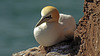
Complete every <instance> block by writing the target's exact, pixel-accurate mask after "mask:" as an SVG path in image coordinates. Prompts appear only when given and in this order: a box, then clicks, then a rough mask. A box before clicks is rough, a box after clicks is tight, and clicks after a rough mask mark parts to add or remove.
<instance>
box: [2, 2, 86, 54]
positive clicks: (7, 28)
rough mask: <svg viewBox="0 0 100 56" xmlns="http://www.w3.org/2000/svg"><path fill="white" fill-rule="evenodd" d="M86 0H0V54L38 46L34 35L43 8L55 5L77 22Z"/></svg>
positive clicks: (81, 14)
mask: <svg viewBox="0 0 100 56" xmlns="http://www.w3.org/2000/svg"><path fill="white" fill-rule="evenodd" d="M83 3H84V0H0V56H11V55H12V53H16V52H19V51H22V50H26V49H28V48H32V47H35V46H38V45H39V44H38V43H37V42H36V41H35V39H34V36H33V29H34V26H35V24H36V23H37V22H38V20H39V19H40V17H41V14H40V13H41V9H42V8H43V7H45V6H48V5H51V6H55V7H56V8H57V9H58V10H59V12H60V13H64V14H71V15H72V16H73V17H74V18H75V20H76V23H78V21H79V19H80V18H81V17H82V16H83Z"/></svg>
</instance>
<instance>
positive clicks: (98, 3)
mask: <svg viewBox="0 0 100 56" xmlns="http://www.w3.org/2000/svg"><path fill="white" fill-rule="evenodd" d="M75 33H76V34H75V37H76V38H77V37H80V38H81V45H80V50H79V53H78V56H100V0H85V1H84V17H83V18H81V19H80V20H79V26H78V28H77V29H76V31H75Z"/></svg>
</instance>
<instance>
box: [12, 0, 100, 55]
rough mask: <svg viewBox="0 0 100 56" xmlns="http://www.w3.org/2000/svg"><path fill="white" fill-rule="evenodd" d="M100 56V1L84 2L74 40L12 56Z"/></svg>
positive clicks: (86, 0)
mask: <svg viewBox="0 0 100 56" xmlns="http://www.w3.org/2000/svg"><path fill="white" fill-rule="evenodd" d="M56 55H57V56H75V55H77V56H100V0H84V16H83V17H82V18H81V19H80V20H79V25H78V27H77V29H76V30H75V33H74V40H71V41H63V42H61V43H58V44H56V45H54V46H51V47H43V46H39V47H33V48H30V49H28V50H26V51H21V52H18V53H15V54H13V55H12V56H56Z"/></svg>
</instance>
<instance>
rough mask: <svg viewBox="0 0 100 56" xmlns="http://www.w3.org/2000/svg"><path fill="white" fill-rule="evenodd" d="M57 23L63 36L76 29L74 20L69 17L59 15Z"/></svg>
mask: <svg viewBox="0 0 100 56" xmlns="http://www.w3.org/2000/svg"><path fill="white" fill-rule="evenodd" d="M59 23H60V25H61V27H62V29H63V30H64V33H65V35H66V34H69V33H70V32H73V31H74V30H75V28H76V23H75V19H74V18H73V17H72V16H71V15H66V14H60V18H59Z"/></svg>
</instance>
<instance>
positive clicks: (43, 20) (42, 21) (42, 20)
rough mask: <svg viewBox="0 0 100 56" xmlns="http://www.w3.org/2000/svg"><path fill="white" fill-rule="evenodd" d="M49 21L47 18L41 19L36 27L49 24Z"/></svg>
mask: <svg viewBox="0 0 100 56" xmlns="http://www.w3.org/2000/svg"><path fill="white" fill-rule="evenodd" d="M48 20H49V19H47V18H45V17H41V19H40V20H39V22H38V23H37V24H36V26H35V27H37V26H39V25H41V24H42V23H44V22H47V21H48Z"/></svg>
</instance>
